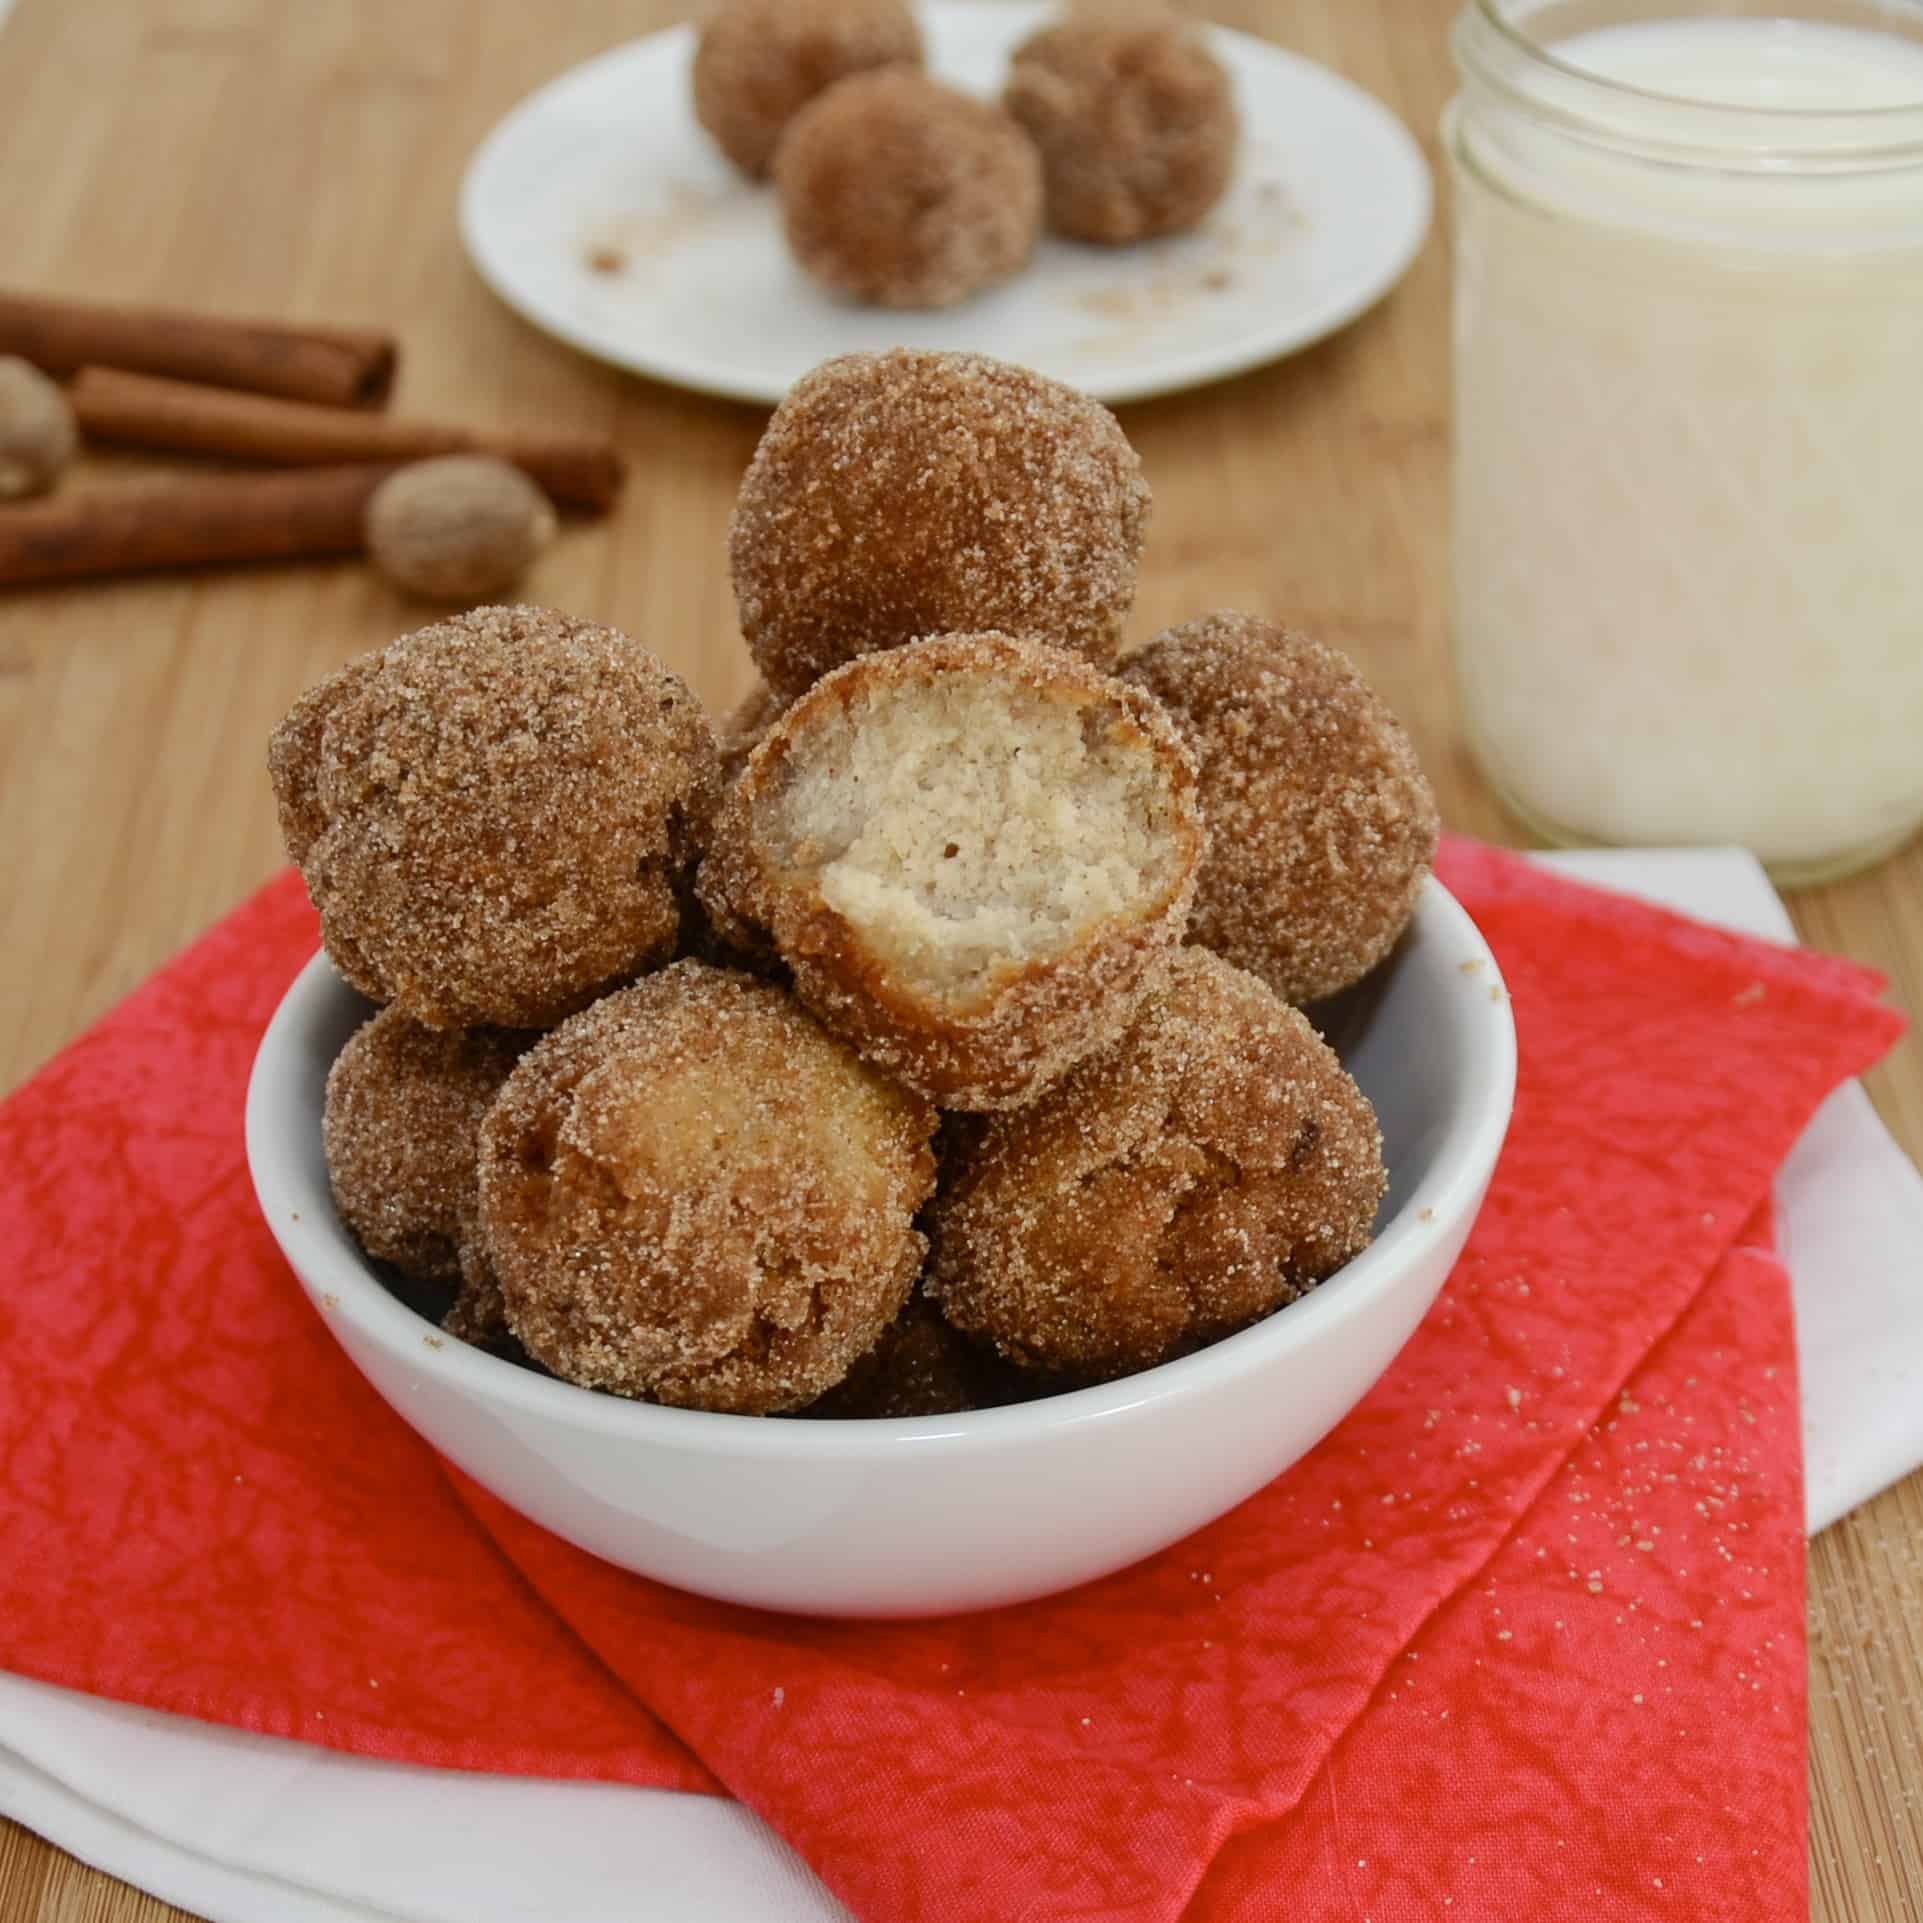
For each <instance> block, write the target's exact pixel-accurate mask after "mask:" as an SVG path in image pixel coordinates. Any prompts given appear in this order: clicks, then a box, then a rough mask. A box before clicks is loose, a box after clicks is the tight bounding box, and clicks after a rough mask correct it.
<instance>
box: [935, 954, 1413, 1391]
mask: <svg viewBox="0 0 1923 1923" xmlns="http://www.w3.org/2000/svg"><path fill="white" fill-rule="evenodd" d="M1385 1186H1386V1182H1385V1177H1384V1174H1383V1168H1382V1145H1381V1135H1380V1132H1379V1130H1378V1129H1377V1127H1376V1121H1375V1115H1374V1112H1373V1110H1371V1108H1370V1107H1369V1103H1368V1100H1367V1098H1366V1097H1365V1096H1364V1095H1363V1094H1362V1091H1361V1090H1360V1089H1358V1088H1357V1087H1356V1085H1355V1083H1354V1082H1353V1081H1352V1080H1351V1079H1350V1077H1349V1076H1348V1074H1347V1073H1346V1072H1345V1071H1344V1069H1343V1068H1342V1065H1341V1064H1340V1063H1339V1062H1338V1061H1337V1060H1336V1058H1335V1056H1334V1055H1333V1054H1332V1053H1331V1052H1330V1051H1329V1050H1328V1048H1327V1047H1325V1046H1324V1044H1323V1043H1322V1041H1321V1040H1320V1039H1319V1038H1318V1037H1317V1035H1316V1033H1315V1031H1314V1030H1313V1029H1312V1028H1311V1027H1310V1026H1309V1024H1308V1022H1307V1020H1306V1019H1305V1018H1304V1017H1303V1016H1302V1015H1301V1014H1299V1013H1298V1012H1297V1011H1296V1010H1294V1009H1292V1008H1290V1007H1288V1006H1287V1004H1286V1003H1284V1002H1282V1001H1281V1000H1279V999H1278V998H1277V997H1276V996H1275V995H1274V994H1273V993H1272V992H1271V991H1270V990H1269V989H1268V988H1266V987H1265V986H1264V985H1263V984H1262V983H1261V982H1259V981H1257V980H1256V979H1255V977H1254V976H1252V975H1248V974H1245V973H1243V972H1242V971H1241V970H1240V969H1237V968H1233V967H1231V966H1230V965H1229V964H1228V963H1227V962H1225V961H1223V960H1221V959H1220V958H1219V957H1218V956H1215V955H1212V954H1210V953H1209V952H1208V951H1207V950H1206V949H1200V948H1188V949H1184V950H1183V951H1182V954H1181V956H1180V957H1179V958H1178V960H1177V961H1176V963H1175V964H1174V966H1173V967H1172V968H1171V969H1170V971H1169V974H1168V977H1167V980H1166V982H1165V984H1164V985H1163V987H1162V988H1161V990H1160V991H1159V992H1158V993H1157V994H1156V995H1155V996H1153V997H1152V998H1151V999H1150V1000H1149V1001H1148V1002H1147V1003H1146V1004H1145V1005H1144V1007H1143V1009H1142V1011H1141V1013H1140V1014H1139V1015H1138V1016H1137V1018H1136V1020H1135V1022H1134V1024H1133V1025H1132V1026H1131V1027H1130V1028H1129V1030H1128V1032H1127V1034H1126V1035H1125V1036H1124V1037H1123V1038H1122V1040H1121V1041H1120V1042H1119V1043H1118V1044H1117V1045H1116V1046H1115V1047H1113V1048H1110V1049H1107V1050H1105V1051H1104V1052H1103V1053H1102V1054H1100V1055H1098V1056H1096V1057H1094V1058H1093V1059H1092V1060H1089V1061H1087V1062H1084V1063H1082V1064H1081V1066H1079V1067H1078V1068H1076V1069H1074V1070H1073V1071H1072V1072H1071V1073H1070V1074H1069V1075H1068V1076H1067V1077H1066V1078H1065V1079H1063V1080H1062V1081H1060V1082H1058V1083H1056V1084H1055V1086H1054V1087H1053V1088H1051V1089H1050V1090H1049V1091H1048V1092H1047V1093H1046V1094H1045V1095H1044V1096H1043V1097H1042V1098H1041V1100H1040V1101H1038V1102H1036V1103H1034V1104H1033V1105H1032V1106H1030V1107H1028V1108H1024V1109H1018V1110H1016V1111H1015V1112H1014V1113H1012V1114H1009V1115H997V1116H994V1117H992V1118H991V1119H990V1120H989V1121H988V1123H987V1125H986V1126H985V1127H984V1128H982V1129H981V1130H979V1131H978V1132H976V1133H974V1134H973V1135H963V1136H960V1137H957V1138H953V1140H952V1142H951V1145H950V1147H949V1150H948V1153H947V1154H946V1156H945V1157H944V1164H943V1169H942V1182H941V1192H940V1194H939V1196H938V1197H937V1200H936V1203H935V1207H934V1210H933V1212H932V1216H931V1220H932V1223H933V1235H934V1244H935V1247H934V1254H933V1257H932V1260H931V1262H930V1267H929V1273H928V1282H927V1287H928V1291H929V1293H930V1295H931V1296H933V1298H934V1299H935V1301H936V1302H937V1303H938V1304H939V1305H940V1307H941V1310H942V1312H943V1314H944V1315H946V1316H947V1317H948V1319H949V1320H950V1321H951V1322H953V1323H954V1324H955V1325H956V1326H957V1327H959V1328H962V1329H965V1330H968V1331H970V1332H972V1333H974V1334H975V1335H977V1336H980V1337H983V1338H986V1339H987V1340H989V1341H992V1342H993V1343H994V1344H995V1346H996V1348H997V1349H999V1350H1000V1352H1001V1353H1002V1354H1003V1355H1004V1356H1006V1357H1007V1358H1008V1359H1009V1360H1010V1361H1012V1362H1015V1363H1018V1364H1020V1365H1022V1366H1023V1367H1026V1368H1039V1369H1045V1370H1052V1371H1059V1372H1063V1373H1065V1374H1067V1375H1068V1376H1070V1377H1072V1378H1074V1379H1077V1380H1079V1381H1082V1382H1093V1381H1106V1380H1109V1379H1111V1378H1113V1377H1116V1376H1122V1375H1129V1374H1132V1373H1133V1372H1134V1371H1136V1370H1138V1369H1147V1368H1153V1367H1154V1366H1155V1365H1156V1364H1157V1363H1160V1362H1166V1361H1168V1360H1169V1359H1170V1358H1171V1357H1173V1356H1177V1355H1181V1354H1184V1353H1186V1352H1187V1351H1189V1350H1192V1349H1197V1348H1201V1347H1202V1346H1203V1345H1204V1344H1206V1343H1210V1342H1214V1341H1217V1340H1219V1339H1220V1338H1221V1337H1223V1336H1226V1335H1230V1334H1233V1333H1234V1332H1235V1331H1236V1330H1237V1329H1241V1328H1244V1327H1246V1326H1247V1325H1248V1324H1249V1323H1251V1322H1254V1321H1257V1320H1259V1319H1260V1318H1261V1317H1263V1316H1265V1315H1267V1314H1269V1313H1270V1312H1271V1311H1272V1310H1275V1309H1278V1308H1280V1307H1281V1306H1282V1305H1283V1304H1284V1303H1287V1302H1290V1301H1293V1300H1294V1299H1295V1298H1296V1297H1297V1296H1299V1295H1301V1294H1302V1293H1303V1292H1304V1291H1305V1290H1307V1289H1309V1288H1311V1287H1312V1286H1313V1285H1314V1284H1315V1283H1316V1282H1318V1281H1320V1280H1322V1279H1323V1278H1324V1277H1326V1276H1328V1275H1331V1274H1333V1273H1334V1271H1335V1270H1336V1269H1338V1268H1340V1267H1341V1266H1342V1264H1343V1263H1344V1262H1346V1261H1348V1260H1349V1259H1350V1257H1352V1256H1354V1255H1356V1254H1357V1253H1359V1252H1360V1250H1361V1249H1363V1248H1364V1247H1365V1246H1366V1245H1367V1243H1368V1241H1369V1237H1370V1233H1371V1228H1372V1225H1373V1222H1374V1219H1375V1212H1376V1206H1377V1204H1378V1203H1379V1202H1380V1200H1381V1198H1382V1195H1383V1192H1384V1188H1385Z"/></svg>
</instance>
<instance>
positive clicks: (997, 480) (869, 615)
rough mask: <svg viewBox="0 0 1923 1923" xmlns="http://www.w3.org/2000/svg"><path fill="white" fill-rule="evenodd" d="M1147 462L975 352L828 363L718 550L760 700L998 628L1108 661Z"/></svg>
mask: <svg viewBox="0 0 1923 1923" xmlns="http://www.w3.org/2000/svg"><path fill="white" fill-rule="evenodd" d="M1148 513H1149V491H1148V486H1147V483H1146V482H1145V481H1144V480H1143V479H1142V471H1141V462H1140V461H1139V460H1138V459H1137V458H1136V455H1135V451H1134V449H1133V448H1131V447H1130V446H1129V444H1128V442H1127V441H1126V440H1125V439H1124V438H1123V435H1122V430H1121V429H1120V427H1118V426H1117V425H1116V422H1115V417H1114V416H1113V415H1112V414H1110V413H1109V412H1108V410H1107V409H1106V408H1104V407H1101V406H1099V405H1098V404H1097V403H1095V402H1094V401H1091V400H1088V399H1087V398H1085V397H1084V396H1083V395H1080V394H1077V393H1076V392H1075V391H1074V390H1073V389H1072V388H1067V387H1064V386H1062V385H1060V384H1059V383H1058V382H1055V381H1050V380H1045V379H1043V378H1042V376H1040V375H1039V374H1032V373H1030V372H1028V370H1027V369H1025V368H1019V367H1011V366H1009V365H1007V364H1006V363H1004V362H1001V361H994V360H989V359H987V358H985V357H983V356H981V355H977V354H935V353H922V352H915V351H911V350H909V349H906V348H897V349H895V350H893V351H892V352H889V353H886V354H849V355H844V356H843V357H841V358H840V359H837V360H831V361H827V362H824V363H823V364H822V365H821V366H820V367H817V368H816V369H815V370H814V371H813V372H812V373H810V374H807V375H805V376H804V377H803V378H802V379H801V380H800V381H798V382H796V384H795V385H794V387H792V388H791V389H790V390H789V392H788V394H787V397H786V398H785V399H784V400H783V401H782V403H781V405H780V406H779V407H778V408H777V409H776V410H775V413H774V417H773V419H771V420H770V421H769V423H768V428H767V431H766V433H764V434H763V436H762V438H761V444H760V446H759V447H757V448H756V450H755V455H754V459H753V461H752V462H751V463H750V464H749V467H748V472H747V475H746V477H745V478H744V479H743V481H742V484H741V494H740V498H739V499H738V500H737V502H736V504H735V512H734V523H733V528H732V531H731V534H730V542H729V552H730V557H731V560H732V565H733V572H734V587H735V599H736V603H737V605H738V608H739V611H740V616H741V628H742V633H743V634H744V635H745V636H746V638H747V642H748V648H749V651H750V652H751V653H752V654H753V655H754V657H755V660H756V662H757V664H758V665H759V667H760V669H761V672H762V674H763V675H764V676H765V677H766V679H767V682H768V685H769V686H770V687H771V688H772V689H774V690H775V691H776V693H777V694H779V695H785V696H788V697H790V698H792V697H793V696H795V695H798V694H801V693H802V692H803V691H804V690H806V689H807V688H808V687H809V686H810V685H811V684H812V683H813V682H815V681H816V680H818V679H819V678H820V677H821V676H822V675H824V674H826V673H827V672H828V670H829V669H830V668H833V667H837V666H839V665H840V664H841V663H842V662H844V661H847V660H850V659H852V658H853V657H855V656H857V655H863V654H868V653H872V652H874V651H876V650H878V649H882V648H894V647H899V646H901V645H902V644H903V643H904V642H908V641H913V640H916V639H918V638H920V637H922V636H924V635H931V634H950V633H969V632H975V631H979V630H983V629H990V628H998V629H1002V630H1005V631H1006V632H1008V633H1011V634H1023V635H1032V636H1034V637H1035V638H1037V639H1038V640H1043V641H1051V642H1054V643H1055V644H1056V645H1058V646H1061V647H1067V648H1073V649H1075V650H1077V651H1078V652H1080V653H1082V654H1084V655H1086V656H1087V657H1088V658H1089V659H1090V660H1091V661H1093V662H1095V663H1096V665H1097V666H1107V665H1109V664H1110V663H1111V662H1113V660H1114V658H1115V654H1116V650H1117V647H1118V645H1119V642H1120V637H1121V628H1122V622H1123V620H1124V618H1125V617H1126V615H1127V613H1128V610H1129V606H1130V604H1131V603H1132V602H1133V600H1134V598H1135V569H1136V562H1137V560H1138V559H1139V557H1140V555H1141V551H1142V540H1143V536H1144V534H1145V532H1146V530H1147V526H1148Z"/></svg>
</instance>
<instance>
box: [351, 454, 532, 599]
mask: <svg viewBox="0 0 1923 1923" xmlns="http://www.w3.org/2000/svg"><path fill="white" fill-rule="evenodd" d="M553 535H554V509H553V507H552V506H551V505H550V504H549V502H548V498H547V496H546V495H545V494H543V493H542V492H541V490H540V489H539V488H538V487H536V486H535V485H534V483H533V482H532V481H530V480H529V479H528V477H527V476H526V475H525V474H523V473H522V472H521V470H520V469H519V468H517V467H510V466H509V465H508V464H507V462H505V461H496V460H493V459H490V458H488V457H487V456H485V455H478V454H447V455H442V456H440V457H438V458H437V459H435V460H431V461H416V462H415V463H414V464H413V465H412V466H410V467H404V468H402V469H401V470H400V472H399V473H397V474H390V475H389V476H388V477H387V479H386V480H384V481H383V482H382V483H381V484H380V486H379V487H377V488H376V489H375V490H374V493H373V496H372V498H371V499H370V500H369V501H368V503H367V522H366V538H367V551H368V553H369V554H370V555H371V556H372V557H373V561H374V565H375V566H376V567H377V568H379V569H380V571H381V572H382V573H383V574H384V575H386V576H387V578H388V579H389V580H390V581H392V582H393V583H394V584H395V586H396V587H400V588H405V589H406V590H407V591H408V592H409V593H410V594H418V595H421V596H422V597H424V598H425V599H428V600H433V601H464V602H469V603H472V602H478V601H486V600H491V599H492V598H493V597H494V596H496V595H498V594H500V593H501V592H502V591H503V590H504V589H507V588H510V587H512V586H513V585H514V583H515V582H516V581H518V580H519V579H520V577H521V575H522V573H523V572H524V571H525V570H526V568H527V566H528V564H529V563H530V562H531V561H532V560H533V559H534V557H535V556H536V555H537V554H539V553H540V551H541V550H542V549H543V548H544V547H546V546H547V544H548V542H549V541H550V540H551V539H552V538H553Z"/></svg>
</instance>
